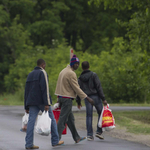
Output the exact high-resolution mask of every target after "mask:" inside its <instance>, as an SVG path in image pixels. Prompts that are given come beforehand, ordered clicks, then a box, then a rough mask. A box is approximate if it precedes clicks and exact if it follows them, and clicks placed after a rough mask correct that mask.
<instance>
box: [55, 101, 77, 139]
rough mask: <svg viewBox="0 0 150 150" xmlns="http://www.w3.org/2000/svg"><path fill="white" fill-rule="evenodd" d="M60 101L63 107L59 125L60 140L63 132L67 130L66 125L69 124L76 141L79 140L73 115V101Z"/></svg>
mask: <svg viewBox="0 0 150 150" xmlns="http://www.w3.org/2000/svg"><path fill="white" fill-rule="evenodd" d="M58 101H59V103H60V106H61V112H60V116H59V120H58V123H57V127H58V134H59V139H61V135H62V132H63V130H64V129H65V124H67V126H68V128H69V129H70V131H71V133H72V137H73V139H74V141H77V140H79V139H80V136H79V134H78V132H77V130H76V127H75V123H74V121H75V119H74V115H73V113H72V100H71V99H69V98H59V99H58Z"/></svg>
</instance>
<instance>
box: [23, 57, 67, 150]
mask: <svg viewBox="0 0 150 150" xmlns="http://www.w3.org/2000/svg"><path fill="white" fill-rule="evenodd" d="M45 67H46V63H45V61H44V60H43V59H38V60H37V67H35V68H34V70H33V71H32V72H30V73H29V75H28V77H27V81H26V86H25V98H24V107H25V111H26V112H27V113H29V121H28V125H27V133H26V138H25V141H26V144H25V147H26V149H38V148H39V147H38V146H35V145H34V144H33V136H34V125H35V121H36V118H37V115H38V113H39V111H40V110H41V111H42V112H43V111H44V110H45V111H48V112H49V117H50V118H51V120H52V123H51V143H52V146H58V145H61V144H63V143H64V142H63V141H59V136H58V131H57V124H56V120H55V118H54V115H53V112H52V109H51V106H50V105H51V104H52V101H51V98H50V94H49V85H48V76H47V73H46V71H45Z"/></svg>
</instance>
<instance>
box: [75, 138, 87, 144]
mask: <svg viewBox="0 0 150 150" xmlns="http://www.w3.org/2000/svg"><path fill="white" fill-rule="evenodd" d="M85 139H86V137H81V138H80V139H79V140H78V141H76V143H79V142H81V141H83V140H85Z"/></svg>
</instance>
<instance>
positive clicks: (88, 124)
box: [85, 95, 103, 136]
mask: <svg viewBox="0 0 150 150" xmlns="http://www.w3.org/2000/svg"><path fill="white" fill-rule="evenodd" d="M89 97H90V98H92V99H93V100H94V106H95V108H96V110H97V113H98V121H99V118H100V115H101V112H102V109H103V105H102V101H101V99H100V98H99V96H98V95H91V96H89ZM85 106H86V128H87V136H93V127H92V121H93V106H92V105H91V104H90V103H89V102H88V100H87V99H85ZM97 124H98V122H97ZM96 132H98V133H102V128H99V127H98V125H97V131H96Z"/></svg>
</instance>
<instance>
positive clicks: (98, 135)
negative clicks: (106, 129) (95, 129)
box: [95, 133, 104, 140]
mask: <svg viewBox="0 0 150 150" xmlns="http://www.w3.org/2000/svg"><path fill="white" fill-rule="evenodd" d="M95 136H96V137H98V138H99V139H101V140H104V136H103V134H102V133H96V135H95Z"/></svg>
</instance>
